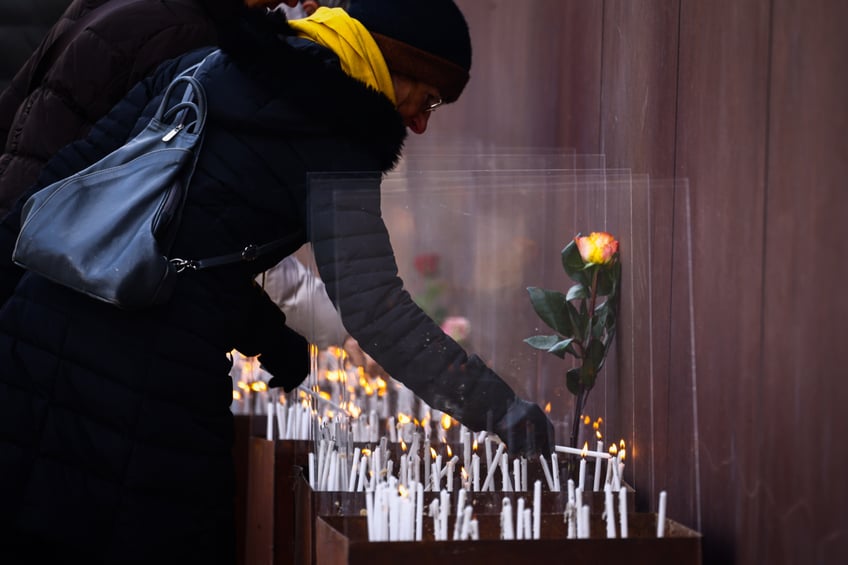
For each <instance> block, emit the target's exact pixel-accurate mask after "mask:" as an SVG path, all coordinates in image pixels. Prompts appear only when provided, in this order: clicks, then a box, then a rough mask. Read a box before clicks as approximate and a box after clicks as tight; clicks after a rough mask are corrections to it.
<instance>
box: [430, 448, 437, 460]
mask: <svg viewBox="0 0 848 565" xmlns="http://www.w3.org/2000/svg"><path fill="white" fill-rule="evenodd" d="M430 457H432V458H433V461H435V460H436V450H435V449H433V448H432V447H431V448H430Z"/></svg>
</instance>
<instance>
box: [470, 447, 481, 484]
mask: <svg viewBox="0 0 848 565" xmlns="http://www.w3.org/2000/svg"><path fill="white" fill-rule="evenodd" d="M471 484H472V485H473V487H474V492H479V491H480V456H479V455H477V454H476V453H475V454H474V455H472V456H471Z"/></svg>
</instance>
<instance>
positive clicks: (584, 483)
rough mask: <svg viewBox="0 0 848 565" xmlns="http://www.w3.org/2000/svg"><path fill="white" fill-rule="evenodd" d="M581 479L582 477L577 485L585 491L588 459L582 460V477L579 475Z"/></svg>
mask: <svg viewBox="0 0 848 565" xmlns="http://www.w3.org/2000/svg"><path fill="white" fill-rule="evenodd" d="M579 477H580V480H579V481H578V482H577V485H578V487H579V488H580V490H585V489H586V459H584V458H581V459H580V475H579Z"/></svg>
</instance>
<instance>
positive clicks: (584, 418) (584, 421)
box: [583, 414, 592, 426]
mask: <svg viewBox="0 0 848 565" xmlns="http://www.w3.org/2000/svg"><path fill="white" fill-rule="evenodd" d="M583 423H584V424H586V425H587V426H588V425H589V424H591V423H592V418H590V417H589V416H588V414H585V415H584V416H583Z"/></svg>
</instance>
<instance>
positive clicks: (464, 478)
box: [459, 466, 468, 482]
mask: <svg viewBox="0 0 848 565" xmlns="http://www.w3.org/2000/svg"><path fill="white" fill-rule="evenodd" d="M459 476H460V477H462V482H465V481H467V480H468V472H467V471H466V470H465V467H464V466H463V467H460V468H459Z"/></svg>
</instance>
